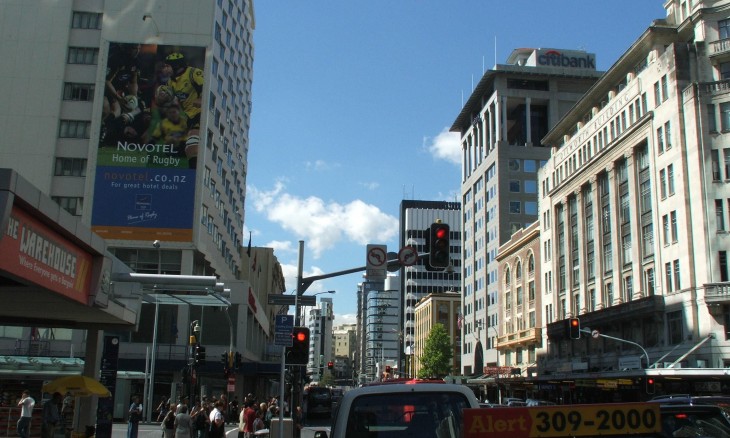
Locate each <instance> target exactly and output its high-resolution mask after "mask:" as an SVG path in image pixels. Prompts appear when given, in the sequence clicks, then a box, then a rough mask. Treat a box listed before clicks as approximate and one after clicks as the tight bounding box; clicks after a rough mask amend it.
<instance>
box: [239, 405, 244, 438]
mask: <svg viewBox="0 0 730 438" xmlns="http://www.w3.org/2000/svg"><path fill="white" fill-rule="evenodd" d="M245 409H246V408H245V406H241V410H240V411H239V412H238V438H244V434H245V431H244V430H243V429H244V428H245V427H246V418H245V417H244V416H243V411H244V410H245Z"/></svg>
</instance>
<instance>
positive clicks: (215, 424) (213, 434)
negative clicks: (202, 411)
mask: <svg viewBox="0 0 730 438" xmlns="http://www.w3.org/2000/svg"><path fill="white" fill-rule="evenodd" d="M225 435H226V423H225V419H224V417H223V403H222V402H221V401H220V400H218V401H216V402H215V408H214V409H213V412H211V413H210V430H209V431H208V438H224V437H225Z"/></svg>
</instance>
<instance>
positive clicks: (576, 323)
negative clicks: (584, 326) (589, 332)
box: [570, 318, 580, 327]
mask: <svg viewBox="0 0 730 438" xmlns="http://www.w3.org/2000/svg"><path fill="white" fill-rule="evenodd" d="M570 325H571V327H578V326H580V322H578V320H577V319H575V318H573V319H571V320H570Z"/></svg>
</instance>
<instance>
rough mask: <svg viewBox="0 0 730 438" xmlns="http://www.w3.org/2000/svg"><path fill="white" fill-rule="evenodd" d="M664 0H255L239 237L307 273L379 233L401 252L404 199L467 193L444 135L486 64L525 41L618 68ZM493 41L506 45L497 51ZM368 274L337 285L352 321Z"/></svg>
mask: <svg viewBox="0 0 730 438" xmlns="http://www.w3.org/2000/svg"><path fill="white" fill-rule="evenodd" d="M662 4H663V0H602V1H598V0H553V1H539V0H509V1H505V0H454V1H447V0H420V1H419V0H368V1H364V0H327V1H325V0H309V1H302V0H257V1H256V2H255V14H256V30H255V32H254V44H255V55H254V80H253V97H252V100H253V107H252V108H253V109H252V117H251V120H252V121H251V133H250V143H249V144H250V147H249V155H248V160H249V161H248V162H249V172H248V178H247V183H248V191H247V199H246V218H245V234H244V243H247V242H248V236H249V231H250V232H251V233H252V236H253V238H252V242H253V245H254V246H267V247H273V248H274V249H275V254H276V256H277V257H278V259H279V262H280V263H281V264H282V267H283V269H284V275H285V276H286V285H287V290H288V291H293V290H294V289H295V277H296V270H297V258H298V252H297V249H298V241H299V240H303V241H304V247H305V252H304V275H305V277H306V276H311V275H320V274H323V273H332V272H337V271H342V270H346V269H350V268H355V267H359V266H364V265H365V248H366V245H367V244H368V243H378V244H387V245H388V250H389V251H397V250H398V248H397V242H398V212H399V206H400V202H401V200H403V199H418V200H436V201H459V200H460V199H459V186H460V175H461V172H460V164H459V160H460V152H459V146H458V136H457V135H456V134H453V133H449V132H448V130H449V128H450V127H451V125H452V123H453V122H454V120H455V119H456V116H457V115H458V114H459V112H460V111H461V108H462V104H463V102H465V101H466V99H468V97H469V96H470V94H471V91H472V89H473V86H474V85H475V84H477V83H478V81H479V79H480V78H481V76H482V73H483V72H484V70H485V69H489V68H491V67H493V66H494V64H495V60H496V63H498V64H499V63H504V62H505V60H506V59H507V57H508V56H509V54H510V53H511V52H512V50H514V49H516V48H521V47H533V48H555V49H573V50H575V49H582V50H586V51H588V52H591V53H595V54H596V60H597V68H598V69H599V70H607V69H608V68H610V66H611V65H612V64H613V63H614V62H615V61H616V60H617V59H618V58H619V56H621V55H622V54H623V53H624V52H625V51H626V50H627V49H628V48H629V47H630V45H631V44H632V43H633V42H634V41H635V40H636V38H638V36H639V35H641V34H642V33H643V32H644V31H645V30H646V28H647V27H648V26H649V25H650V24H651V22H652V20H654V19H657V18H664V16H665V12H664V9H663V8H662ZM495 48H496V51H495ZM362 280H363V278H362V274H361V273H358V274H350V275H346V276H341V277H337V278H333V279H328V280H323V281H318V282H315V283H314V284H313V285H312V286H311V287H310V288H309V290H308V291H307V293H315V292H317V291H326V290H336V291H337V293H336V294H335V295H325V296H327V297H332V298H333V301H334V309H335V314H336V317H335V323H336V324H341V323H345V322H354V321H355V312H356V290H357V284H358V283H360V282H362Z"/></svg>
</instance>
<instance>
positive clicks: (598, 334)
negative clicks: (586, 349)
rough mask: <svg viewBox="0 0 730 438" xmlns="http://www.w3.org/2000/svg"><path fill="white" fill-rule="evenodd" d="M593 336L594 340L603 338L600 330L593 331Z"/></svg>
mask: <svg viewBox="0 0 730 438" xmlns="http://www.w3.org/2000/svg"><path fill="white" fill-rule="evenodd" d="M591 336H593V337H594V338H598V337H599V336H601V333H600V332H599V331H598V330H593V331H592V332H591Z"/></svg>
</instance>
